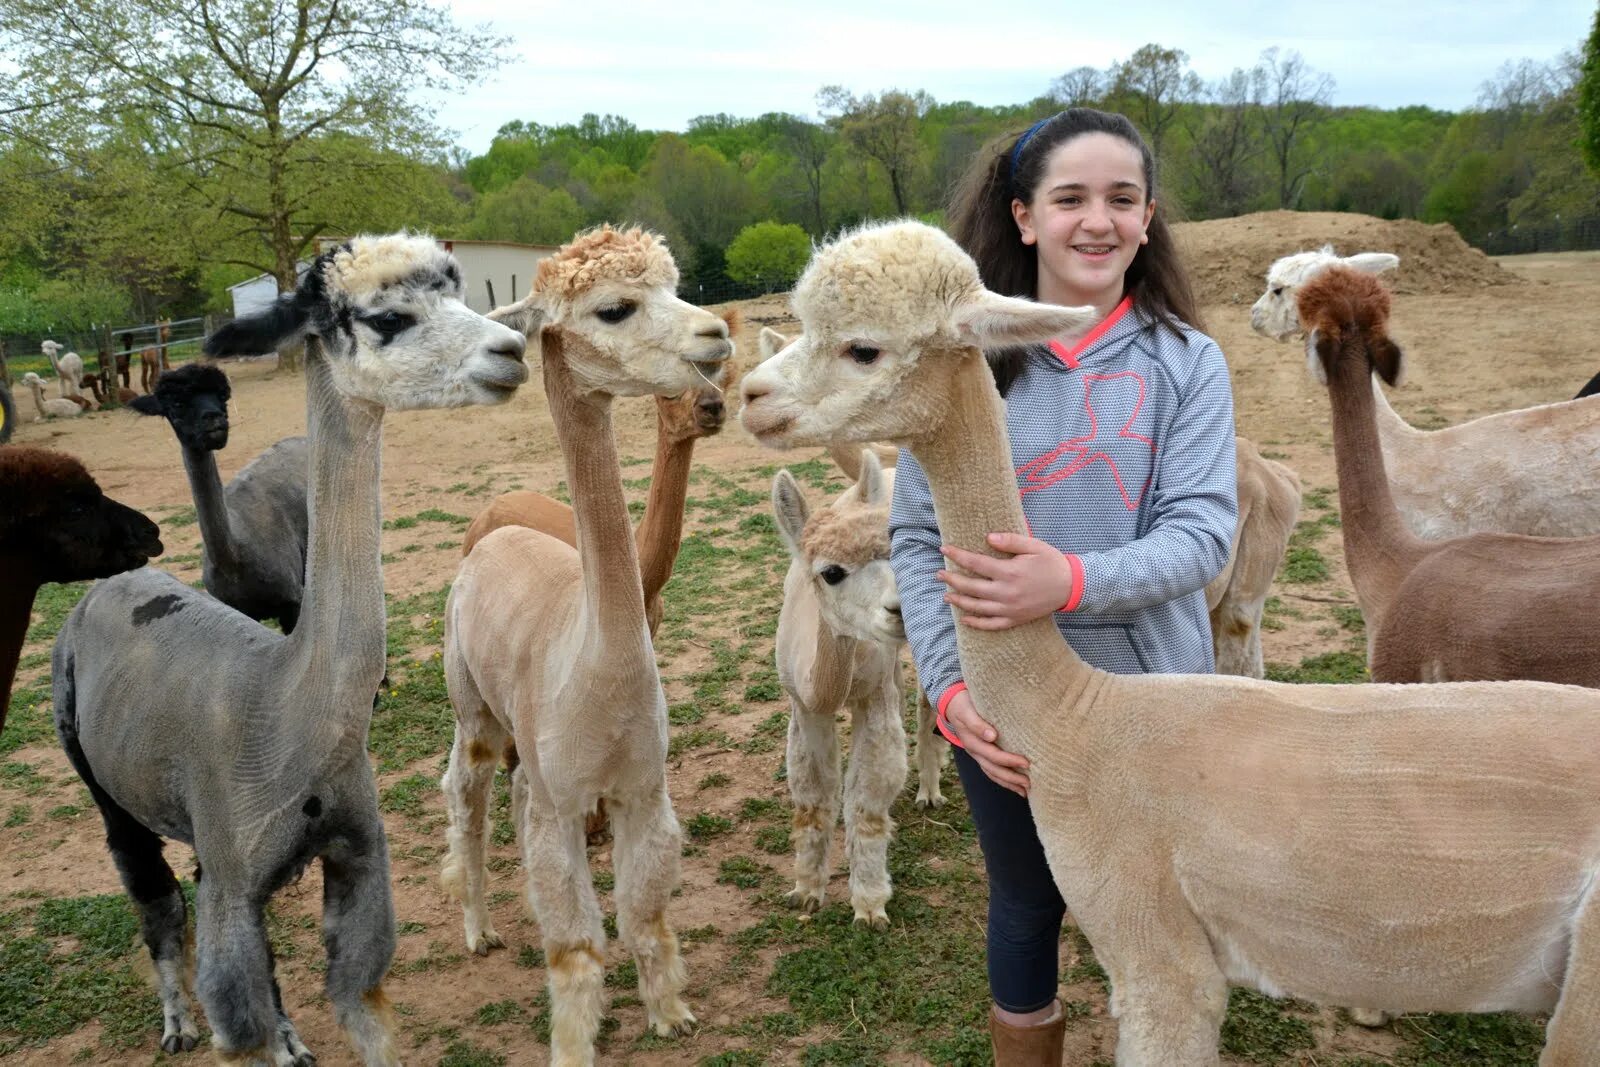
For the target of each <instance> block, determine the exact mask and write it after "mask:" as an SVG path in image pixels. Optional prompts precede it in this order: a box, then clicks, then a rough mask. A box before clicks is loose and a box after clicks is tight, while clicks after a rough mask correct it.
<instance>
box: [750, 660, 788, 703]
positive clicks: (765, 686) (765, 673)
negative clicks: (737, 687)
mask: <svg viewBox="0 0 1600 1067" xmlns="http://www.w3.org/2000/svg"><path fill="white" fill-rule="evenodd" d="M744 698H745V699H746V700H757V701H769V700H781V699H782V698H783V687H782V686H781V685H779V684H778V671H777V668H775V667H763V668H761V669H760V670H758V671H756V672H755V673H753V674H752V675H750V684H749V685H747V686H745V687H744Z"/></svg>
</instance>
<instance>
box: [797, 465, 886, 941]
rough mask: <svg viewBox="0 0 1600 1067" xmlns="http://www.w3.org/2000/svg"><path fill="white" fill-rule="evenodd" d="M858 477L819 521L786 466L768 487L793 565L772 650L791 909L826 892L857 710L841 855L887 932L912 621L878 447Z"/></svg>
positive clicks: (865, 905) (878, 926)
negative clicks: (846, 737) (779, 697)
mask: <svg viewBox="0 0 1600 1067" xmlns="http://www.w3.org/2000/svg"><path fill="white" fill-rule="evenodd" d="M860 475H861V476H860V480H859V481H857V482H856V484H855V485H853V486H851V487H850V488H849V489H847V490H845V492H844V494H843V495H842V496H840V497H839V499H837V500H835V501H834V502H833V503H832V504H830V505H828V506H827V507H825V508H822V509H820V510H819V511H817V512H816V513H815V514H812V513H811V512H810V510H809V508H808V507H807V505H806V500H805V497H804V496H803V495H802V494H801V492H800V487H799V486H798V485H796V484H795V480H794V476H793V475H791V474H790V473H789V472H788V471H787V470H780V471H779V472H778V474H777V477H776V478H774V479H773V482H772V511H773V514H774V515H775V516H776V517H777V520H778V534H779V536H780V537H781V538H782V539H783V543H784V545H785V546H786V547H787V548H788V549H789V556H790V559H791V560H792V562H791V563H790V564H789V573H788V575H786V576H785V578H784V582H783V609H782V611H780V612H779V614H778V637H777V644H776V648H775V652H776V657H777V661H778V680H779V682H780V683H781V684H782V685H783V689H784V692H786V693H788V694H789V749H788V755H787V766H788V769H789V796H790V797H791V798H792V800H793V802H794V868H795V880H794V889H793V891H791V892H790V893H789V895H788V898H787V899H788V902H789V904H790V906H792V907H798V908H800V909H802V910H803V911H806V912H814V911H816V910H817V909H818V908H820V907H821V906H822V901H823V896H824V895H825V893H826V889H827V884H828V868H829V863H828V858H829V857H828V852H829V847H830V845H831V844H832V842H833V828H834V825H835V824H836V823H837V822H838V821H839V736H838V730H837V727H836V724H835V721H834V719H835V716H836V715H837V714H838V713H839V712H840V711H843V710H848V711H849V713H850V722H851V728H850V770H849V772H848V774H847V775H846V776H845V783H844V805H845V807H844V831H845V851H846V853H847V854H848V856H849V858H850V903H851V905H852V906H853V907H854V908H855V913H856V917H855V921H856V922H858V923H864V924H866V925H868V926H870V927H872V928H873V929H874V930H885V929H887V928H888V926H889V916H888V914H887V912H885V910H884V906H885V905H886V904H887V903H888V901H889V896H890V893H891V888H890V885H889V867H888V856H889V835H890V834H891V833H892V832H893V829H894V820H892V819H891V818H890V817H889V808H890V806H891V805H892V804H893V803H894V798H895V796H896V794H898V793H899V792H900V789H901V787H902V786H903V785H904V784H905V780H906V734H905V727H904V726H903V725H902V723H901V721H900V705H901V694H902V693H903V692H904V687H903V686H902V685H901V681H900V648H901V645H902V644H903V643H904V642H905V636H906V631H905V624H904V623H903V622H902V621H901V619H900V594H899V593H898V592H897V591H896V589H895V581H894V572H893V571H891V570H890V569H889V499H890V497H891V495H892V494H893V492H894V489H893V486H894V471H893V470H892V469H891V470H889V471H887V472H885V471H883V470H882V469H881V468H880V467H879V465H878V459H877V456H876V455H874V454H873V452H872V451H871V450H870V449H863V450H862V453H861V466H860Z"/></svg>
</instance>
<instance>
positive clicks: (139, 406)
mask: <svg viewBox="0 0 1600 1067" xmlns="http://www.w3.org/2000/svg"><path fill="white" fill-rule="evenodd" d="M124 406H126V407H129V408H132V409H133V410H134V411H137V412H138V413H139V414H141V415H160V414H162V411H161V399H160V398H159V397H157V396H156V395H155V394H154V393H144V394H142V395H140V396H136V397H134V398H133V399H132V400H130V401H128V403H127V404H126V405H124Z"/></svg>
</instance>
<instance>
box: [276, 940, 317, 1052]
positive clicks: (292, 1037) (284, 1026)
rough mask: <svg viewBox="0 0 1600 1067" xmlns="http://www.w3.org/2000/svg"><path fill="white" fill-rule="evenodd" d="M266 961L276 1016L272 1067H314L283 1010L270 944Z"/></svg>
mask: <svg viewBox="0 0 1600 1067" xmlns="http://www.w3.org/2000/svg"><path fill="white" fill-rule="evenodd" d="M267 959H268V960H269V961H270V962H271V965H272V1009H273V1011H275V1012H277V1014H278V1022H277V1028H276V1030H275V1031H274V1033H273V1043H272V1049H271V1052H272V1063H273V1067H316V1063H317V1058H316V1057H315V1056H313V1055H312V1054H311V1050H310V1049H308V1048H306V1043H305V1042H304V1041H302V1040H300V1031H298V1030H296V1029H295V1028H294V1023H292V1022H290V1021H289V1013H288V1012H286V1011H284V1010H283V991H282V990H280V989H279V988H278V964H277V960H276V959H275V958H274V957H273V955H272V945H271V943H268V945H267Z"/></svg>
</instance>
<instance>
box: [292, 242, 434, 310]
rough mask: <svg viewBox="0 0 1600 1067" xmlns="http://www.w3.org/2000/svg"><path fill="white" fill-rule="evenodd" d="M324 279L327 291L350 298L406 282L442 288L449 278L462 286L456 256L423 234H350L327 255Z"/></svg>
mask: <svg viewBox="0 0 1600 1067" xmlns="http://www.w3.org/2000/svg"><path fill="white" fill-rule="evenodd" d="M323 280H324V281H325V282H326V283H327V287H328V292H329V293H330V294H335V293H337V294H341V295H343V296H346V297H348V298H350V299H352V300H356V301H360V300H364V299H367V298H370V297H371V296H373V295H374V294H376V293H377V292H379V291H380V290H382V289H386V288H388V287H390V286H392V285H401V284H407V283H414V284H421V285H423V286H425V287H428V288H434V289H441V288H444V285H443V284H433V283H434V282H440V283H442V282H445V281H448V282H449V283H450V285H451V286H452V287H453V288H454V289H456V290H457V291H459V290H460V288H461V268H460V267H458V266H456V262H455V257H454V256H452V255H451V254H450V253H449V252H446V251H445V250H444V249H442V248H440V247H439V244H438V242H437V241H435V240H434V239H433V238H432V237H430V236H428V235H427V234H423V233H392V234H383V235H381V236H374V235H371V234H362V235H360V236H358V237H352V238H351V239H350V240H348V241H346V242H345V243H344V244H343V245H340V246H339V247H338V248H337V249H335V250H334V251H333V252H332V253H330V254H329V255H328V257H327V264H326V266H325V267H324V268H323Z"/></svg>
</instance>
